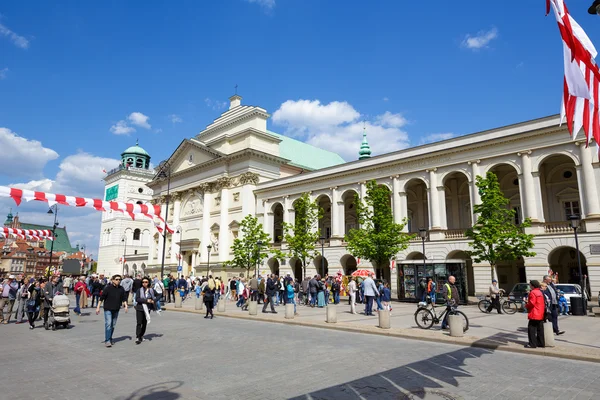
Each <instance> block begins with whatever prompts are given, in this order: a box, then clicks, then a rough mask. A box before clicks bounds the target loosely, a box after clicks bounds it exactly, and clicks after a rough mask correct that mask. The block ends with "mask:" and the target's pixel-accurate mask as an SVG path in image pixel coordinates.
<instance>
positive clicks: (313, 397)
mask: <svg viewBox="0 0 600 400" xmlns="http://www.w3.org/2000/svg"><path fill="white" fill-rule="evenodd" d="M492 353H493V351H492V350H487V349H482V348H460V349H458V350H455V351H451V352H448V353H443V354H438V355H436V356H434V357H430V358H428V359H423V360H419V361H416V362H413V363H410V364H406V365H403V366H401V367H398V368H393V369H390V370H387V371H385V372H382V373H377V374H372V375H368V376H365V377H362V378H360V379H355V380H353V381H349V382H346V383H342V384H340V385H335V386H331V387H328V388H325V389H321V390H316V391H313V392H310V393H306V394H303V395H300V396H297V397H293V398H290V399H289V400H335V399H340V400H342V399H343V400H352V399H357V400H358V399H361V400H382V399H424V398H429V396H433V397H434V398H438V397H439V398H444V399H448V400H453V399H460V398H461V396H459V395H457V394H453V393H452V391H453V390H452V388H458V387H459V379H464V378H473V375H472V374H471V373H470V372H468V371H467V370H465V369H464V367H465V366H466V362H467V360H469V359H472V358H480V357H482V356H483V355H487V354H492Z"/></svg>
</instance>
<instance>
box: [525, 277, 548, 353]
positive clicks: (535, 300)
mask: <svg viewBox="0 0 600 400" xmlns="http://www.w3.org/2000/svg"><path fill="white" fill-rule="evenodd" d="M529 284H530V285H531V291H530V292H529V299H528V300H527V305H526V307H527V311H528V312H529V314H528V315H527V318H529V325H528V326H527V332H528V335H529V343H528V344H526V345H525V347H527V348H529V349H535V348H536V347H546V340H545V338H544V316H545V314H546V301H545V299H544V294H543V293H542V291H541V290H540V287H541V285H540V282H539V281H535V280H534V281H530V282H529Z"/></svg>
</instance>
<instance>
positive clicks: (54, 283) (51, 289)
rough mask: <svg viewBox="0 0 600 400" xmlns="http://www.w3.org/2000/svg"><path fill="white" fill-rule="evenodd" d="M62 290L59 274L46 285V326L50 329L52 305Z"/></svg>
mask: <svg viewBox="0 0 600 400" xmlns="http://www.w3.org/2000/svg"><path fill="white" fill-rule="evenodd" d="M61 290H62V287H61V286H60V285H59V283H58V275H54V276H53V277H52V279H51V281H50V282H48V283H46V286H44V327H45V328H46V330H48V329H50V327H49V326H48V316H49V313H50V308H51V307H52V300H53V299H54V296H56V294H57V293H59V292H60V291H61Z"/></svg>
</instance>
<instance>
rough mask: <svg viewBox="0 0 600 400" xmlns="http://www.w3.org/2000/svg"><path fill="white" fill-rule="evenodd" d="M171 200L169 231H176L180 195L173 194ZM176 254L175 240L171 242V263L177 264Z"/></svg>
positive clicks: (179, 209)
mask: <svg viewBox="0 0 600 400" xmlns="http://www.w3.org/2000/svg"><path fill="white" fill-rule="evenodd" d="M171 198H172V199H173V226H171V229H173V230H175V231H176V227H177V226H179V219H180V213H181V193H173V195H172V196H171ZM174 235H177V233H173V234H172V235H171V236H172V237H173V236H174ZM180 239H181V237H180ZM177 253H179V247H178V246H177V243H176V241H175V240H171V263H175V264H179V262H178V260H177Z"/></svg>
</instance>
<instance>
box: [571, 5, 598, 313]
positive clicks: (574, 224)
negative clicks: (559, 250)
mask: <svg viewBox="0 0 600 400" xmlns="http://www.w3.org/2000/svg"><path fill="white" fill-rule="evenodd" d="M597 1H598V2H600V0H597ZM569 222H570V223H571V228H573V232H574V233H575V250H577V267H578V268H579V284H580V286H581V292H582V293H581V302H582V304H583V309H584V310H586V309H587V305H586V304H585V286H584V281H583V272H582V271H581V253H580V252H579V237H578V236H577V229H579V224H580V223H581V217H580V216H579V215H569Z"/></svg>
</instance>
